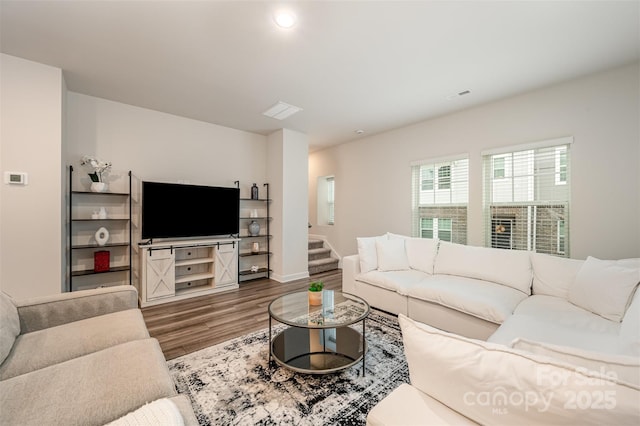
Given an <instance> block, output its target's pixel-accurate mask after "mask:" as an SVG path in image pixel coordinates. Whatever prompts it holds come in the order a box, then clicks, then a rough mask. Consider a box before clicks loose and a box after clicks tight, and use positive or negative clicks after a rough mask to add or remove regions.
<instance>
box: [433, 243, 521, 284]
mask: <svg viewBox="0 0 640 426" xmlns="http://www.w3.org/2000/svg"><path fill="white" fill-rule="evenodd" d="M434 273H435V274H447V275H457V276H461V277H468V278H477V279H479V280H485V281H491V282H494V283H498V284H502V285H505V286H508V287H512V288H515V289H516V290H520V291H521V292H523V293H525V294H527V295H529V294H531V278H532V271H531V260H530V259H529V253H528V252H526V251H522V250H504V249H494V248H487V247H473V246H466V245H462V244H454V243H449V242H446V241H441V242H440V247H439V248H438V255H437V256H436V262H435V266H434Z"/></svg>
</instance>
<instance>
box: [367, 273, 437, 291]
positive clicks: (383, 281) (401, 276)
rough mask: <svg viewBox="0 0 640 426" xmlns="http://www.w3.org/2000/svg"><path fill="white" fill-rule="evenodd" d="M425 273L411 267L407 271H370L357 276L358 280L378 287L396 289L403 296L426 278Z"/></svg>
mask: <svg viewBox="0 0 640 426" xmlns="http://www.w3.org/2000/svg"><path fill="white" fill-rule="evenodd" d="M426 276H427V275H425V274H424V273H423V272H420V271H414V270H412V269H409V270H407V271H389V272H382V271H377V270H376V271H369V272H367V273H366V274H359V275H357V276H356V280H357V281H360V282H363V283H367V284H371V285H374V286H376V287H380V288H384V289H386V290H391V291H395V292H397V293H398V294H400V295H402V296H406V295H407V293H408V292H409V289H410V288H412V287H413V286H414V285H416V284H417V283H419V282H420V281H422V280H424V279H425V277H426Z"/></svg>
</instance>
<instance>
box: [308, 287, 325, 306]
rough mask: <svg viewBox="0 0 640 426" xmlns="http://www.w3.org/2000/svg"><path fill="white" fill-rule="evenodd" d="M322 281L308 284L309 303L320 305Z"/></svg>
mask: <svg viewBox="0 0 640 426" xmlns="http://www.w3.org/2000/svg"><path fill="white" fill-rule="evenodd" d="M322 287H324V284H322V281H316V282H313V283H311V284H309V305H322Z"/></svg>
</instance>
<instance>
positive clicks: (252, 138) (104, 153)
mask: <svg viewBox="0 0 640 426" xmlns="http://www.w3.org/2000/svg"><path fill="white" fill-rule="evenodd" d="M67 115H68V118H67V132H68V153H67V158H66V162H67V164H71V165H73V166H74V169H75V170H78V171H82V172H83V173H84V172H86V171H87V170H85V169H84V168H82V167H80V158H82V156H83V155H95V156H97V157H99V158H101V159H104V160H108V161H111V162H112V163H113V170H114V172H116V171H124V170H132V172H133V174H134V175H136V176H137V177H139V178H140V179H142V180H150V181H167V182H178V181H182V182H183V183H187V182H188V183H192V184H198V185H216V186H233V185H234V181H236V180H239V181H240V183H241V196H242V197H247V198H248V197H249V188H250V187H251V184H252V183H253V182H264V181H265V179H266V162H265V157H266V149H267V142H266V137H265V136H262V135H258V134H255V133H249V132H244V131H241V130H235V129H231V128H228V127H223V126H218V125H215V124H210V123H205V122H202V121H197V120H192V119H188V118H184V117H179V116H175V115H171V114H165V113H162V112H158V111H153V110H149V109H145V108H139V107H135V106H131V105H126V104H122V103H119V102H113V101H108V100H105V99H100V98H95V97H92V96H87V95H82V94H79V93H74V92H68V98H67Z"/></svg>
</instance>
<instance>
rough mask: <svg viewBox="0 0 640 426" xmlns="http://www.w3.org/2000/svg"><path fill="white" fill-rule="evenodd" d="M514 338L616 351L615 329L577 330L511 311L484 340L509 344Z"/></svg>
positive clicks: (597, 350)
mask: <svg viewBox="0 0 640 426" xmlns="http://www.w3.org/2000/svg"><path fill="white" fill-rule="evenodd" d="M518 338H524V339H528V340H534V341H538V342H545V343H550V344H553V345H562V346H573V347H575V348H581V349H584V350H588V351H596V352H605V353H609V354H616V353H618V334H617V333H598V332H593V331H588V330H580V329H579V328H577V327H569V326H566V325H561V324H558V323H556V322H555V321H553V320H548V319H546V318H544V317H540V316H538V315H536V316H529V315H512V316H511V317H509V318H508V319H507V320H506V321H505V322H503V323H502V325H501V326H500V328H498V329H497V330H496V331H495V333H493V334H492V335H491V336H490V337H489V339H487V341H488V342H492V343H500V344H503V345H509V344H511V342H513V341H514V340H515V339H518Z"/></svg>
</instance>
